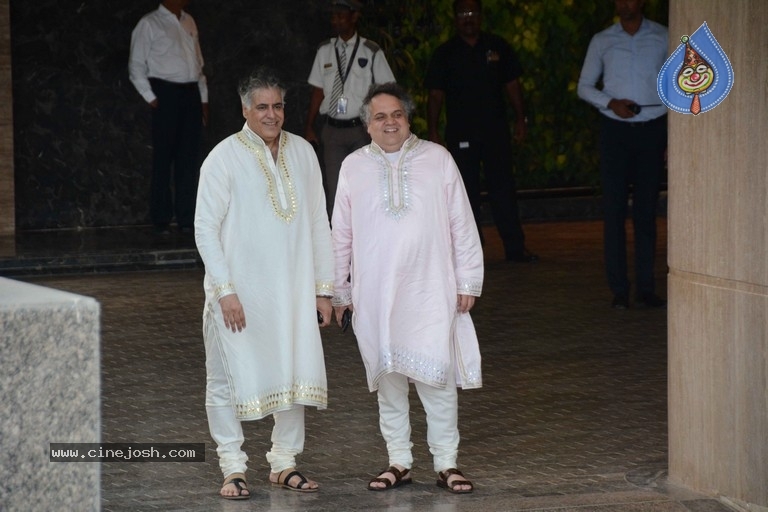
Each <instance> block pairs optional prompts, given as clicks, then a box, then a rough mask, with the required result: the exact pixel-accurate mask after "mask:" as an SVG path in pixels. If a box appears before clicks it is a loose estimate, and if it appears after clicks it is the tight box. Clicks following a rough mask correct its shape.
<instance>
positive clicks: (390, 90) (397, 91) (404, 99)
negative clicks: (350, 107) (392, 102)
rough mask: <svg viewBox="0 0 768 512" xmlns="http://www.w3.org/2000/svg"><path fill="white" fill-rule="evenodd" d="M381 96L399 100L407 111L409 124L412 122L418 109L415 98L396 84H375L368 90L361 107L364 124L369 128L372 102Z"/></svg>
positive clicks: (361, 117)
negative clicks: (414, 112) (387, 95)
mask: <svg viewBox="0 0 768 512" xmlns="http://www.w3.org/2000/svg"><path fill="white" fill-rule="evenodd" d="M379 94H389V95H390V96H394V97H395V98H397V99H398V100H399V101H400V103H401V104H402V105H403V108H404V109H405V113H406V115H407V116H408V122H410V121H411V119H412V117H413V111H414V110H415V108H416V107H415V105H414V103H413V98H411V96H410V94H408V91H406V90H405V89H404V88H403V87H401V86H399V85H397V84H396V83H395V82H386V83H383V84H373V85H371V87H370V89H368V94H366V96H365V99H364V100H363V106H362V107H360V119H361V120H362V121H363V124H365V125H366V126H368V123H369V122H370V120H371V100H372V99H373V98H375V97H376V96H378V95H379Z"/></svg>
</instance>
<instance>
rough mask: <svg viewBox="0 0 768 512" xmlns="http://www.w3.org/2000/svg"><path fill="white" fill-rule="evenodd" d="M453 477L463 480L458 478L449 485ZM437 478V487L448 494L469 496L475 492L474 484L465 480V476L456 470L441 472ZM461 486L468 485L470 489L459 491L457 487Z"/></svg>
mask: <svg viewBox="0 0 768 512" xmlns="http://www.w3.org/2000/svg"><path fill="white" fill-rule="evenodd" d="M451 475H456V476H460V477H462V478H461V479H459V478H457V479H456V480H454V481H453V482H451V484H450V485H448V479H449V478H450V477H451ZM437 476H438V479H437V486H438V487H440V488H442V489H445V490H446V491H448V492H452V493H453V494H469V493H471V492H472V491H474V490H475V486H474V485H473V484H472V482H470V481H469V480H467V479H466V478H464V474H463V473H462V472H461V471H459V470H458V469H456V468H450V469H446V470H445V471H441V472H439V473H438V474H437ZM459 485H468V486H469V489H457V488H456V486H459Z"/></svg>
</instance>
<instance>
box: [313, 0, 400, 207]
mask: <svg viewBox="0 0 768 512" xmlns="http://www.w3.org/2000/svg"><path fill="white" fill-rule="evenodd" d="M361 10H362V4H361V3H360V2H358V1H357V0H332V1H331V26H332V28H333V31H334V33H335V34H336V37H332V38H331V39H330V40H327V41H324V42H323V43H321V44H320V46H319V47H318V49H317V54H316V55H315V62H314V64H313V65H312V71H311V73H310V75H309V80H308V81H309V84H310V85H311V86H312V95H311V97H310V101H309V113H308V114H307V122H306V126H305V132H304V138H306V139H307V140H308V141H309V142H311V143H313V144H317V143H318V141H319V142H320V143H321V145H322V154H323V163H324V172H325V197H326V202H327V208H328V216H329V217H330V216H331V213H332V212H333V202H334V198H335V196H336V184H337V182H338V179H339V168H340V167H341V162H342V161H343V160H344V158H346V156H347V155H348V154H350V153H352V152H353V151H354V150H356V149H358V148H360V147H363V146H365V145H366V144H368V143H370V141H371V139H370V137H369V136H368V132H367V131H366V129H365V127H364V126H363V123H362V121H360V107H361V105H362V103H363V98H364V97H365V95H366V94H367V93H368V88H369V87H370V86H371V84H374V83H384V82H394V81H395V76H394V75H393V74H392V70H391V69H390V67H389V64H388V63H387V59H386V57H385V56H384V52H383V51H381V48H380V47H379V45H378V44H376V43H374V42H373V41H369V40H367V39H365V38H364V37H361V36H359V35H358V34H357V22H358V19H359V18H360V14H361ZM318 114H320V118H319V119H318ZM316 123H317V126H318V127H319V128H320V138H319V139H318V136H317V133H316V131H315V126H316Z"/></svg>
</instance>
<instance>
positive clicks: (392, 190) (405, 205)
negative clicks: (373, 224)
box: [365, 134, 421, 219]
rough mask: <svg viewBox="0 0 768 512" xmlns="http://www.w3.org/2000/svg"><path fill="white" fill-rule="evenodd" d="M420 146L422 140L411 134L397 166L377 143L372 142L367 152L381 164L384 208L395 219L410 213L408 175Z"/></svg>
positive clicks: (401, 151) (402, 149) (401, 150)
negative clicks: (416, 150)
mask: <svg viewBox="0 0 768 512" xmlns="http://www.w3.org/2000/svg"><path fill="white" fill-rule="evenodd" d="M420 145H421V140H420V139H419V138H418V137H417V136H416V135H414V134H411V136H410V137H408V139H407V140H406V141H405V142H404V143H403V147H402V148H401V149H400V158H398V161H397V165H395V166H393V165H392V164H391V163H390V161H389V159H387V156H386V154H385V153H384V150H383V149H381V147H380V146H379V145H378V144H376V143H375V142H371V143H370V144H369V145H368V147H367V148H366V150H365V151H366V153H367V154H368V155H369V156H370V157H371V158H373V159H374V160H376V161H377V162H378V164H379V168H380V169H381V172H380V175H379V176H380V188H381V194H382V200H383V207H384V210H385V211H386V212H387V213H388V214H389V215H390V216H391V217H393V218H395V219H401V218H403V217H405V215H407V213H408V212H409V211H410V207H411V197H410V192H409V183H408V182H409V178H408V173H409V171H410V164H411V160H412V158H413V156H414V155H415V154H416V153H415V152H414V150H415V149H416V148H418V147H419V146H420Z"/></svg>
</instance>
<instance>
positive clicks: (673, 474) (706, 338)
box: [668, 0, 768, 510]
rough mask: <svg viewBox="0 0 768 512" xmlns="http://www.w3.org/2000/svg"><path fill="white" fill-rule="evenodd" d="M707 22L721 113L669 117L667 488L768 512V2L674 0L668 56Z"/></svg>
mask: <svg viewBox="0 0 768 512" xmlns="http://www.w3.org/2000/svg"><path fill="white" fill-rule="evenodd" d="M704 21H706V22H707V24H708V26H709V28H710V30H711V31H712V33H713V34H714V36H715V37H716V38H717V40H718V41H719V42H720V44H721V46H722V47H723V49H724V50H725V52H726V54H727V55H728V57H729V58H730V61H731V64H732V65H733V68H734V75H735V81H734V83H735V85H734V87H733V89H732V91H731V93H730V95H729V96H728V98H727V99H726V100H725V101H724V102H723V103H722V104H721V105H720V106H718V107H716V108H715V109H714V110H711V111H709V112H705V113H703V114H700V115H699V116H696V117H694V116H692V115H681V114H670V123H669V126H670V135H669V137H670V139H669V144H670V146H669V148H670V149H669V205H668V212H669V213H668V219H669V220H668V229H669V235H668V244H669V251H668V254H669V256H668V257H669V267H670V275H669V286H668V289H669V298H670V302H669V476H670V479H671V480H672V481H673V482H677V483H680V484H683V485H685V486H688V487H692V488H694V489H697V490H700V491H704V492H707V493H710V494H715V495H720V496H723V497H725V498H726V499H728V500H731V501H733V502H736V503H741V504H751V505H753V506H757V507H758V508H759V509H760V510H764V508H760V507H768V342H767V341H766V336H767V335H768V326H767V322H768V194H766V192H768V173H767V171H768V140H767V139H768V115H767V114H768V111H766V108H767V107H768V104H767V103H768V97H767V95H766V92H767V91H766V89H767V86H768V66H766V62H768V30H766V29H765V27H766V26H768V2H765V1H764V0H739V1H738V2H723V1H722V0H671V1H670V44H671V45H672V46H673V47H675V46H677V44H679V41H680V36H682V35H684V34H691V33H692V32H693V31H695V30H696V29H697V28H698V27H699V26H700V25H701V24H702V23H703V22H704ZM758 508H754V507H753V508H751V509H750V510H757V509H758Z"/></svg>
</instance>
